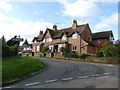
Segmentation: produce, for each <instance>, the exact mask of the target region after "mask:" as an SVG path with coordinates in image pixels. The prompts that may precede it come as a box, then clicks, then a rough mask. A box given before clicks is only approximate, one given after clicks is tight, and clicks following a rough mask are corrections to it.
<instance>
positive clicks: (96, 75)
mask: <svg viewBox="0 0 120 90" xmlns="http://www.w3.org/2000/svg"><path fill="white" fill-rule="evenodd" d="M100 75H101V74H95V75H91V76H92V77H98V76H100Z"/></svg>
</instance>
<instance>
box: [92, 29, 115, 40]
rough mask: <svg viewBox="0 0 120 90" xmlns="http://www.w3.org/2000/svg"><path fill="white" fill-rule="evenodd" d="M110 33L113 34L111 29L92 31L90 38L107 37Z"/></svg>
mask: <svg viewBox="0 0 120 90" xmlns="http://www.w3.org/2000/svg"><path fill="white" fill-rule="evenodd" d="M110 34H111V35H112V36H113V33H112V31H104V32H97V33H93V36H92V39H93V40H96V39H108V38H109V37H110Z"/></svg>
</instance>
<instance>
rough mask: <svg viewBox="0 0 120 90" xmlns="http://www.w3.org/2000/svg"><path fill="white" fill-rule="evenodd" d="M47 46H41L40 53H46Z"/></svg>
mask: <svg viewBox="0 0 120 90" xmlns="http://www.w3.org/2000/svg"><path fill="white" fill-rule="evenodd" d="M48 50H49V48H48V47H43V48H42V50H41V53H46V52H48Z"/></svg>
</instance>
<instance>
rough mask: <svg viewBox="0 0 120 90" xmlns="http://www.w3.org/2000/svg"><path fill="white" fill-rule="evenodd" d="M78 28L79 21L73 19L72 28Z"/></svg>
mask: <svg viewBox="0 0 120 90" xmlns="http://www.w3.org/2000/svg"><path fill="white" fill-rule="evenodd" d="M76 28H77V21H76V20H73V24H72V29H76Z"/></svg>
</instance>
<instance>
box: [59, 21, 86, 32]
mask: <svg viewBox="0 0 120 90" xmlns="http://www.w3.org/2000/svg"><path fill="white" fill-rule="evenodd" d="M87 24H88V23H86V24H81V25H77V27H79V26H82V25H87ZM70 28H72V27H68V28H63V29H60V30H58V31H62V30H66V29H70Z"/></svg>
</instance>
